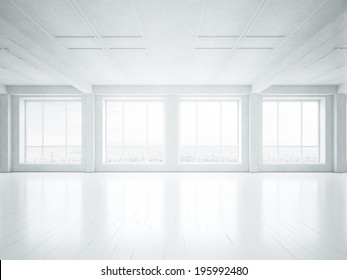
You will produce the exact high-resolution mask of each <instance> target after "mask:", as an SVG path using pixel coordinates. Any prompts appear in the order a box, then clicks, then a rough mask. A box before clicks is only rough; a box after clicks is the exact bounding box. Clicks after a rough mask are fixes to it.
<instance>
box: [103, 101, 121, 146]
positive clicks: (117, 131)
mask: <svg viewBox="0 0 347 280" xmlns="http://www.w3.org/2000/svg"><path fill="white" fill-rule="evenodd" d="M105 117H106V127H105V129H106V132H105V136H106V145H107V146H109V145H110V146H122V145H123V105H122V102H113V101H112V102H111V101H107V102H106V116H105Z"/></svg>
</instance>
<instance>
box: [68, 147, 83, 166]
mask: <svg viewBox="0 0 347 280" xmlns="http://www.w3.org/2000/svg"><path fill="white" fill-rule="evenodd" d="M81 155H82V153H81V147H68V148H67V151H66V162H67V163H80V162H81V160H82V159H81Z"/></svg>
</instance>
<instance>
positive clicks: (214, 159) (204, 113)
mask: <svg viewBox="0 0 347 280" xmlns="http://www.w3.org/2000/svg"><path fill="white" fill-rule="evenodd" d="M239 116H240V108H239V100H223V101H213V100H199V101H194V100H184V101H183V100H182V101H181V103H180V162H182V163H239V162H240V141H239V139H240V125H239V123H240V117H239Z"/></svg>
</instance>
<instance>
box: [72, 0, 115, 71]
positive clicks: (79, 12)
mask: <svg viewBox="0 0 347 280" xmlns="http://www.w3.org/2000/svg"><path fill="white" fill-rule="evenodd" d="M67 1H68V3H69V4H70V6H71V7H72V8H73V10H74V11H75V12H76V14H77V15H78V16H79V17H80V19H81V20H82V21H83V23H84V24H85V25H86V26H87V27H88V29H89V30H90V31H91V32H92V33H93V34H94V36H95V38H96V40H97V41H98V43H99V45H100V46H101V48H102V50H103V51H104V52H105V54H106V56H107V57H108V58H109V59H110V61H111V63H112V66H113V67H114V68H115V69H116V70H117V71H120V69H119V67H118V65H116V63H115V61H114V59H113V57H112V55H111V53H110V48H109V47H108V46H107V45H106V43H105V42H104V40H103V37H102V36H100V34H99V33H98V32H97V31H96V30H95V28H94V27H93V25H92V23H91V22H90V21H89V19H88V18H87V16H86V15H85V13H84V12H83V11H82V9H81V7H80V6H79V5H78V4H77V2H76V1H75V0H67Z"/></svg>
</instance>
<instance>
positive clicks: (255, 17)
mask: <svg viewBox="0 0 347 280" xmlns="http://www.w3.org/2000/svg"><path fill="white" fill-rule="evenodd" d="M268 3H269V0H261V1H260V3H259V5H258V7H257V9H256V10H255V11H254V13H253V14H252V17H251V18H250V20H249V22H248V24H247V25H246V27H245V28H244V30H243V31H242V33H241V35H240V36H239V37H238V38H237V41H236V43H235V45H234V46H233V48H232V50H231V52H230V53H229V54H228V57H227V58H226V60H225V61H224V64H223V69H225V68H226V67H227V66H228V64H229V63H230V61H231V59H232V57H233V56H234V55H235V53H236V52H237V50H238V49H239V48H240V46H241V44H242V42H243V41H244V39H245V38H246V37H247V35H248V33H249V31H250V30H251V29H252V27H253V26H254V25H255V24H256V22H257V20H258V19H259V17H260V15H261V14H262V13H263V11H264V9H265V7H266V5H267V4H268Z"/></svg>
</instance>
